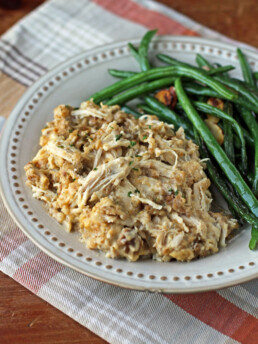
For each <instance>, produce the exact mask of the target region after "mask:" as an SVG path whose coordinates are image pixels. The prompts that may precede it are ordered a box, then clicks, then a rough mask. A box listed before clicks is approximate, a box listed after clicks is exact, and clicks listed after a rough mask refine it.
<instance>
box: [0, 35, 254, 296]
mask: <svg viewBox="0 0 258 344" xmlns="http://www.w3.org/2000/svg"><path fill="white" fill-rule="evenodd" d="M140 39H141V38H134V39H131V40H130V41H131V42H133V43H135V42H139V41H140ZM167 39H168V40H170V41H173V40H179V41H181V43H185V42H187V41H188V42H192V43H197V44H200V43H203V44H208V45H210V44H211V43H212V44H214V46H215V47H216V48H218V47H221V48H224V49H227V50H228V49H229V48H230V49H231V50H235V49H236V46H234V45H233V44H226V43H223V42H220V41H216V40H213V39H206V38H201V37H191V36H173V35H163V36H158V37H157V38H156V39H155V40H154V43H155V41H156V42H160V41H161V42H162V41H165V40H167ZM127 43H128V40H120V41H116V42H111V43H109V44H104V45H101V46H98V47H95V48H93V49H90V50H86V51H83V52H81V53H80V54H78V55H75V56H73V57H71V58H69V59H68V60H66V61H64V62H62V63H60V64H58V65H56V66H55V67H53V68H52V69H50V70H49V71H48V72H47V73H46V74H44V75H43V76H42V77H40V78H39V79H38V80H37V81H36V82H35V83H34V84H33V85H31V86H30V87H29V88H28V89H27V90H26V91H25V93H24V94H23V95H22V96H21V98H20V99H19V101H18V102H17V104H16V105H15V107H14V108H13V110H12V112H11V114H10V115H9V117H8V121H7V123H6V125H5V128H4V130H3V132H2V135H1V138H0V153H1V152H3V153H4V152H5V151H6V150H7V148H8V147H7V145H4V142H5V141H6V142H8V133H11V132H12V129H13V126H14V125H15V121H14V120H15V119H16V117H17V116H18V114H19V112H20V110H21V108H23V107H24V105H25V104H26V103H27V102H28V100H29V99H31V97H32V95H33V94H34V93H35V90H37V89H38V88H39V87H40V86H41V85H42V84H44V82H45V81H46V80H49V79H50V78H51V76H53V74H54V75H55V74H57V73H58V72H59V71H62V70H63V69H65V68H66V67H68V66H70V65H72V64H73V63H75V62H76V61H77V60H81V59H82V58H85V57H87V56H91V55H93V54H97V53H99V52H102V51H103V50H107V49H109V48H111V47H112V49H115V48H116V47H117V46H121V45H125V44H126V45H127ZM245 51H246V52H247V53H248V54H249V55H251V56H253V58H255V59H257V54H256V53H255V52H253V51H252V50H249V49H245ZM5 146H6V147H5ZM4 147H5V149H4ZM2 156H3V154H0V161H1V160H2V161H3V158H2ZM6 169H7V168H6ZM5 172H7V171H5ZM3 179H4V177H2V174H1V175H0V194H1V196H2V199H3V202H4V205H5V207H6V208H7V210H8V212H9V214H10V215H11V216H12V218H13V220H14V221H15V222H16V224H17V225H18V227H19V228H20V229H21V230H22V231H23V233H24V234H25V235H26V236H27V237H28V238H29V239H30V240H31V241H32V242H33V243H34V244H35V245H36V246H38V247H39V248H40V249H41V250H42V251H43V252H45V253H46V254H47V255H49V256H50V257H51V258H53V259H54V260H56V261H58V262H59V263H62V264H64V265H65V266H68V267H70V268H72V269H74V270H76V271H78V272H80V273H82V274H84V275H87V276H89V277H91V278H94V279H96V280H99V281H102V282H105V283H108V284H111V285H115V286H119V287H123V288H127V289H132V290H140V291H149V292H162V293H179V294H182V293H183V294H185V293H197V292H203V291H211V290H218V289H222V288H226V287H230V286H233V285H237V284H241V283H244V282H247V281H250V280H252V279H255V278H257V277H258V271H257V272H256V273H253V274H252V275H250V276H246V277H241V278H235V279H233V280H231V281H225V282H219V283H218V284H219V286H218V285H217V284H216V283H215V284H214V286H204V287H200V286H198V287H196V286H194V287H193V286H191V285H189V287H184V288H183V290H182V289H181V288H178V287H176V285H175V286H173V285H172V287H171V288H166V289H164V290H163V289H162V288H159V287H154V288H149V287H144V286H143V287H140V286H135V285H132V284H130V283H127V282H125V283H124V282H121V281H118V282H116V281H115V280H112V281H111V280H110V279H107V278H105V277H100V276H99V275H98V274H94V273H91V272H88V271H87V272H86V271H85V270H82V269H81V268H80V267H78V266H76V265H75V264H72V263H69V261H68V260H65V259H62V258H60V257H58V256H57V255H55V254H54V253H53V252H52V251H51V249H48V248H47V247H45V246H44V245H43V243H41V242H39V241H37V240H36V239H35V238H34V237H33V236H32V235H31V233H30V232H28V231H27V230H26V228H25V227H26V226H25V225H24V224H23V223H22V221H21V220H20V219H19V217H18V215H17V214H16V213H15V211H14V210H13V209H12V206H11V204H10V203H11V202H10V201H8V195H6V194H5V191H4V185H3ZM13 202H15V200H13ZM67 257H68V256H67ZM68 258H69V257H68ZM102 273H103V271H102Z"/></svg>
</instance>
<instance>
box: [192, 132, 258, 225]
mask: <svg viewBox="0 0 258 344" xmlns="http://www.w3.org/2000/svg"><path fill="white" fill-rule="evenodd" d="M194 129H195V128H194ZM196 131H197V130H196V129H195V130H194V132H195V142H196V144H197V145H198V146H199V151H200V154H201V157H202V159H209V160H206V161H205V164H206V166H207V170H208V173H209V177H210V178H211V180H212V181H213V183H214V184H215V185H216V187H217V189H218V190H219V191H220V192H221V194H222V196H223V197H224V199H225V200H226V202H227V203H228V205H229V207H230V208H232V209H233V210H234V212H236V214H237V215H238V216H239V217H240V218H243V219H244V220H245V221H246V222H248V223H249V224H251V225H257V224H258V219H257V218H256V217H255V216H254V215H253V214H252V213H250V212H249V210H248V209H247V208H246V206H245V205H243V204H242V202H240V200H239V199H238V197H236V195H235V194H234V193H233V192H232V191H231V189H230V188H229V187H228V185H227V183H226V181H225V178H223V176H222V175H221V173H220V172H219V170H218V168H217V167H216V166H215V165H214V164H213V162H212V161H211V159H210V156H209V153H208V152H207V149H206V147H205V145H204V143H203V141H202V140H201V139H200V136H199V134H198V135H197V136H196Z"/></svg>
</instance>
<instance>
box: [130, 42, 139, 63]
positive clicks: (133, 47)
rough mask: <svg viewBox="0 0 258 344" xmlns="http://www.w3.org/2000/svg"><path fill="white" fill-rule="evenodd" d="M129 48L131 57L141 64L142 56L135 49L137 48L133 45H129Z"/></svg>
mask: <svg viewBox="0 0 258 344" xmlns="http://www.w3.org/2000/svg"><path fill="white" fill-rule="evenodd" d="M128 48H129V50H130V53H131V55H132V56H133V57H134V58H135V59H136V61H138V62H140V56H139V53H138V50H137V48H135V46H134V45H133V44H132V43H128Z"/></svg>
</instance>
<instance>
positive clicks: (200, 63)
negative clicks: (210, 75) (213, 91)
mask: <svg viewBox="0 0 258 344" xmlns="http://www.w3.org/2000/svg"><path fill="white" fill-rule="evenodd" d="M195 61H196V63H197V64H198V66H199V67H201V68H203V67H208V68H209V69H214V67H213V66H212V64H210V63H209V62H208V61H207V60H206V59H205V58H204V57H203V56H202V55H200V54H196V58H195Z"/></svg>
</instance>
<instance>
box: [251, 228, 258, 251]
mask: <svg viewBox="0 0 258 344" xmlns="http://www.w3.org/2000/svg"><path fill="white" fill-rule="evenodd" d="M257 244H258V225H253V226H252V230H251V239H250V242H249V248H250V250H255V248H256V246H257Z"/></svg>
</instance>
